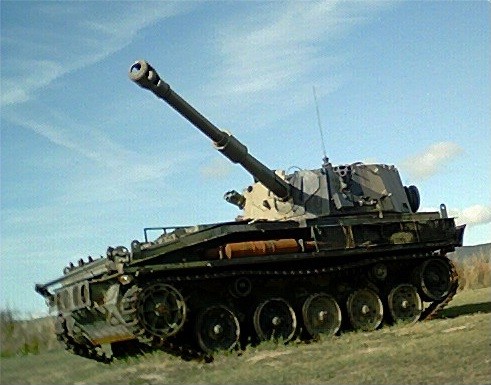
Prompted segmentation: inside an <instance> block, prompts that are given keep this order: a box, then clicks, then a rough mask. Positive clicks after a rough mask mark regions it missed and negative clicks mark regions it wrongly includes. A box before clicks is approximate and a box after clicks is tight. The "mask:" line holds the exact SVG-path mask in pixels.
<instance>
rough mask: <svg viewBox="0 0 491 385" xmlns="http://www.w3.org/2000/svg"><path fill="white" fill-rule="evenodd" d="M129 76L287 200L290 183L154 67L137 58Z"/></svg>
mask: <svg viewBox="0 0 491 385" xmlns="http://www.w3.org/2000/svg"><path fill="white" fill-rule="evenodd" d="M129 75H130V78H131V80H133V81H134V82H135V83H137V84H138V85H139V86H141V87H143V88H147V89H149V90H150V91H152V92H153V93H154V94H155V95H156V96H157V97H158V98H160V99H162V100H164V101H166V102H167V103H168V104H169V105H170V106H171V107H172V108H174V109H175V110H176V111H177V112H179V113H180V114H181V115H182V116H183V117H185V118H186V119H187V120H189V121H190V122H191V123H192V124H193V125H194V126H195V127H196V128H198V129H199V130H200V131H201V132H202V133H203V134H205V135H206V136H207V137H208V138H210V139H211V140H212V141H213V144H214V146H215V147H216V149H217V150H218V151H220V152H221V153H222V154H223V155H225V156H226V157H227V158H229V159H230V160H231V161H232V162H234V163H239V164H240V165H241V166H242V167H244V168H245V169H246V170H247V171H249V173H251V174H252V176H253V177H254V178H255V179H257V180H258V181H260V182H261V183H262V184H263V185H264V186H266V187H267V188H268V189H269V190H271V191H272V192H273V193H274V194H275V195H276V196H277V197H278V198H279V199H281V200H287V199H288V198H289V196H290V185H289V184H288V183H287V182H286V181H285V180H283V179H281V178H280V177H279V176H278V175H277V174H276V173H275V172H274V171H273V170H271V169H269V168H268V167H266V166H265V165H264V164H263V163H261V162H260V161H258V160H257V159H256V158H254V157H253V156H252V155H251V154H249V152H248V151H247V147H246V146H245V145H244V144H242V143H241V142H239V141H238V140H237V139H236V138H235V137H234V136H232V135H230V134H229V133H227V132H225V131H222V130H220V129H219V128H217V127H216V126H215V125H213V124H212V123H211V122H210V121H209V120H208V119H206V118H205V117H204V116H203V115H201V114H200V113H199V112H198V111H196V109H194V107H193V106H191V105H190V104H189V103H188V102H186V101H185V100H184V99H183V98H181V97H180V96H179V95H178V94H177V93H176V92H175V91H173V90H172V89H171V88H170V86H169V84H167V83H166V82H165V81H164V80H162V79H161V78H160V76H159V75H158V74H157V72H156V71H155V69H153V68H152V66H150V65H149V64H148V63H147V62H146V61H144V60H139V61H137V62H136V63H135V64H133V65H132V66H131V69H130V73H129ZM236 194H238V193H236V192H230V193H229V194H228V195H227V197H228V198H229V199H230V200H231V201H233V202H234V201H235V200H238V202H237V205H239V206H240V200H241V198H240V196H237V195H236ZM239 195H240V194H239Z"/></svg>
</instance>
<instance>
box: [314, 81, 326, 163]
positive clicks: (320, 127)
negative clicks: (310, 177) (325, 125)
mask: <svg viewBox="0 0 491 385" xmlns="http://www.w3.org/2000/svg"><path fill="white" fill-rule="evenodd" d="M312 91H313V92H314V101H315V111H316V113H317V124H318V126H319V132H320V135H321V144H322V152H323V155H324V157H323V158H322V161H323V166H326V165H327V164H328V163H329V158H328V157H327V153H326V144H325V141H324V133H323V130H322V124H321V115H320V113H319V103H317V94H316V92H315V86H312Z"/></svg>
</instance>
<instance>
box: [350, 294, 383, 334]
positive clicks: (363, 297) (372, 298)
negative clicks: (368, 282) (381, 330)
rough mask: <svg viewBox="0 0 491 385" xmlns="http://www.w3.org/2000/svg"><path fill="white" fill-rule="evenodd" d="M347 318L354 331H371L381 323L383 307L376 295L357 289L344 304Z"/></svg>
mask: <svg viewBox="0 0 491 385" xmlns="http://www.w3.org/2000/svg"><path fill="white" fill-rule="evenodd" d="M346 307H347V311H348V317H349V320H350V322H351V325H352V326H353V328H354V329H355V330H362V331H372V330H375V329H377V328H378V327H379V326H380V324H381V323H382V319H383V316H384V307H383V305H382V301H381V300H380V297H379V296H378V294H377V293H375V292H374V291H373V290H370V289H358V290H356V291H354V292H353V293H351V295H350V296H349V297H348V301H347V303H346Z"/></svg>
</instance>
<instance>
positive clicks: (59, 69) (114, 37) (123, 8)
mask: <svg viewBox="0 0 491 385" xmlns="http://www.w3.org/2000/svg"><path fill="white" fill-rule="evenodd" d="M31 6H32V5H31ZM191 6H192V3H191V2H190V3H185V4H181V5H178V4H177V3H174V2H152V3H151V6H145V7H142V6H141V5H140V4H139V3H134V2H110V7H109V6H108V3H106V2H99V3H98V4H94V3H91V4H90V8H91V10H90V12H91V13H90V17H84V15H85V14H87V12H88V8H89V7H88V5H87V4H85V3H82V2H68V3H64V4H63V6H60V5H59V4H58V5H55V4H50V3H45V2H40V3H37V4H35V5H34V6H33V7H35V8H36V9H32V10H31V11H33V12H40V13H42V14H43V20H44V24H43V25H30V26H29V27H28V28H21V27H20V26H17V25H16V26H11V27H9V28H5V29H3V28H2V40H1V44H2V54H3V55H2V61H3V63H2V94H1V105H2V106H11V105H17V104H20V103H24V102H27V101H29V100H31V99H32V98H33V97H35V95H36V92H37V91H38V90H40V89H42V88H43V87H46V86H48V85H50V84H51V83H52V82H53V81H54V80H56V79H58V78H60V77H62V76H64V75H66V74H68V73H70V72H73V71H75V70H78V69H80V68H83V67H85V66H88V65H91V64H94V63H97V62H99V61H101V60H103V59H104V58H106V57H107V56H109V55H111V54H113V53H115V52H117V51H119V50H121V49H122V48H124V47H125V46H127V45H128V44H130V43H131V42H132V41H133V39H134V38H135V36H136V35H137V33H138V31H140V30H142V29H143V28H146V27H148V26H150V25H152V24H153V23H155V22H157V21H159V20H162V19H165V18H168V17H172V16H174V15H176V14H178V13H182V12H187V11H188V10H189V8H190V7H191ZM94 7H99V8H101V9H100V12H94ZM109 8H110V9H109ZM74 15H77V17H73V16H74ZM49 25H53V26H56V25H64V26H65V28H63V29H64V31H65V32H66V33H64V34H57V35H54V33H53V32H52V30H51V29H50V28H49V27H48V28H47V27H46V26H49ZM53 29H54V28H53ZM11 52H12V53H13V52H15V55H13V54H10V55H9V53H11Z"/></svg>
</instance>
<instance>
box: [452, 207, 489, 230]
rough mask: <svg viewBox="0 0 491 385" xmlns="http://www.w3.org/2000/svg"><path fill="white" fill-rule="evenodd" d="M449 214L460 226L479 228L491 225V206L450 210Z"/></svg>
mask: <svg viewBox="0 0 491 385" xmlns="http://www.w3.org/2000/svg"><path fill="white" fill-rule="evenodd" d="M449 214H450V215H451V216H452V217H455V218H456V219H455V222H456V223H458V224H467V225H468V226H477V225H484V224H487V223H491V206H484V205H474V206H470V207H467V208H465V209H462V210H450V212H449Z"/></svg>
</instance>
